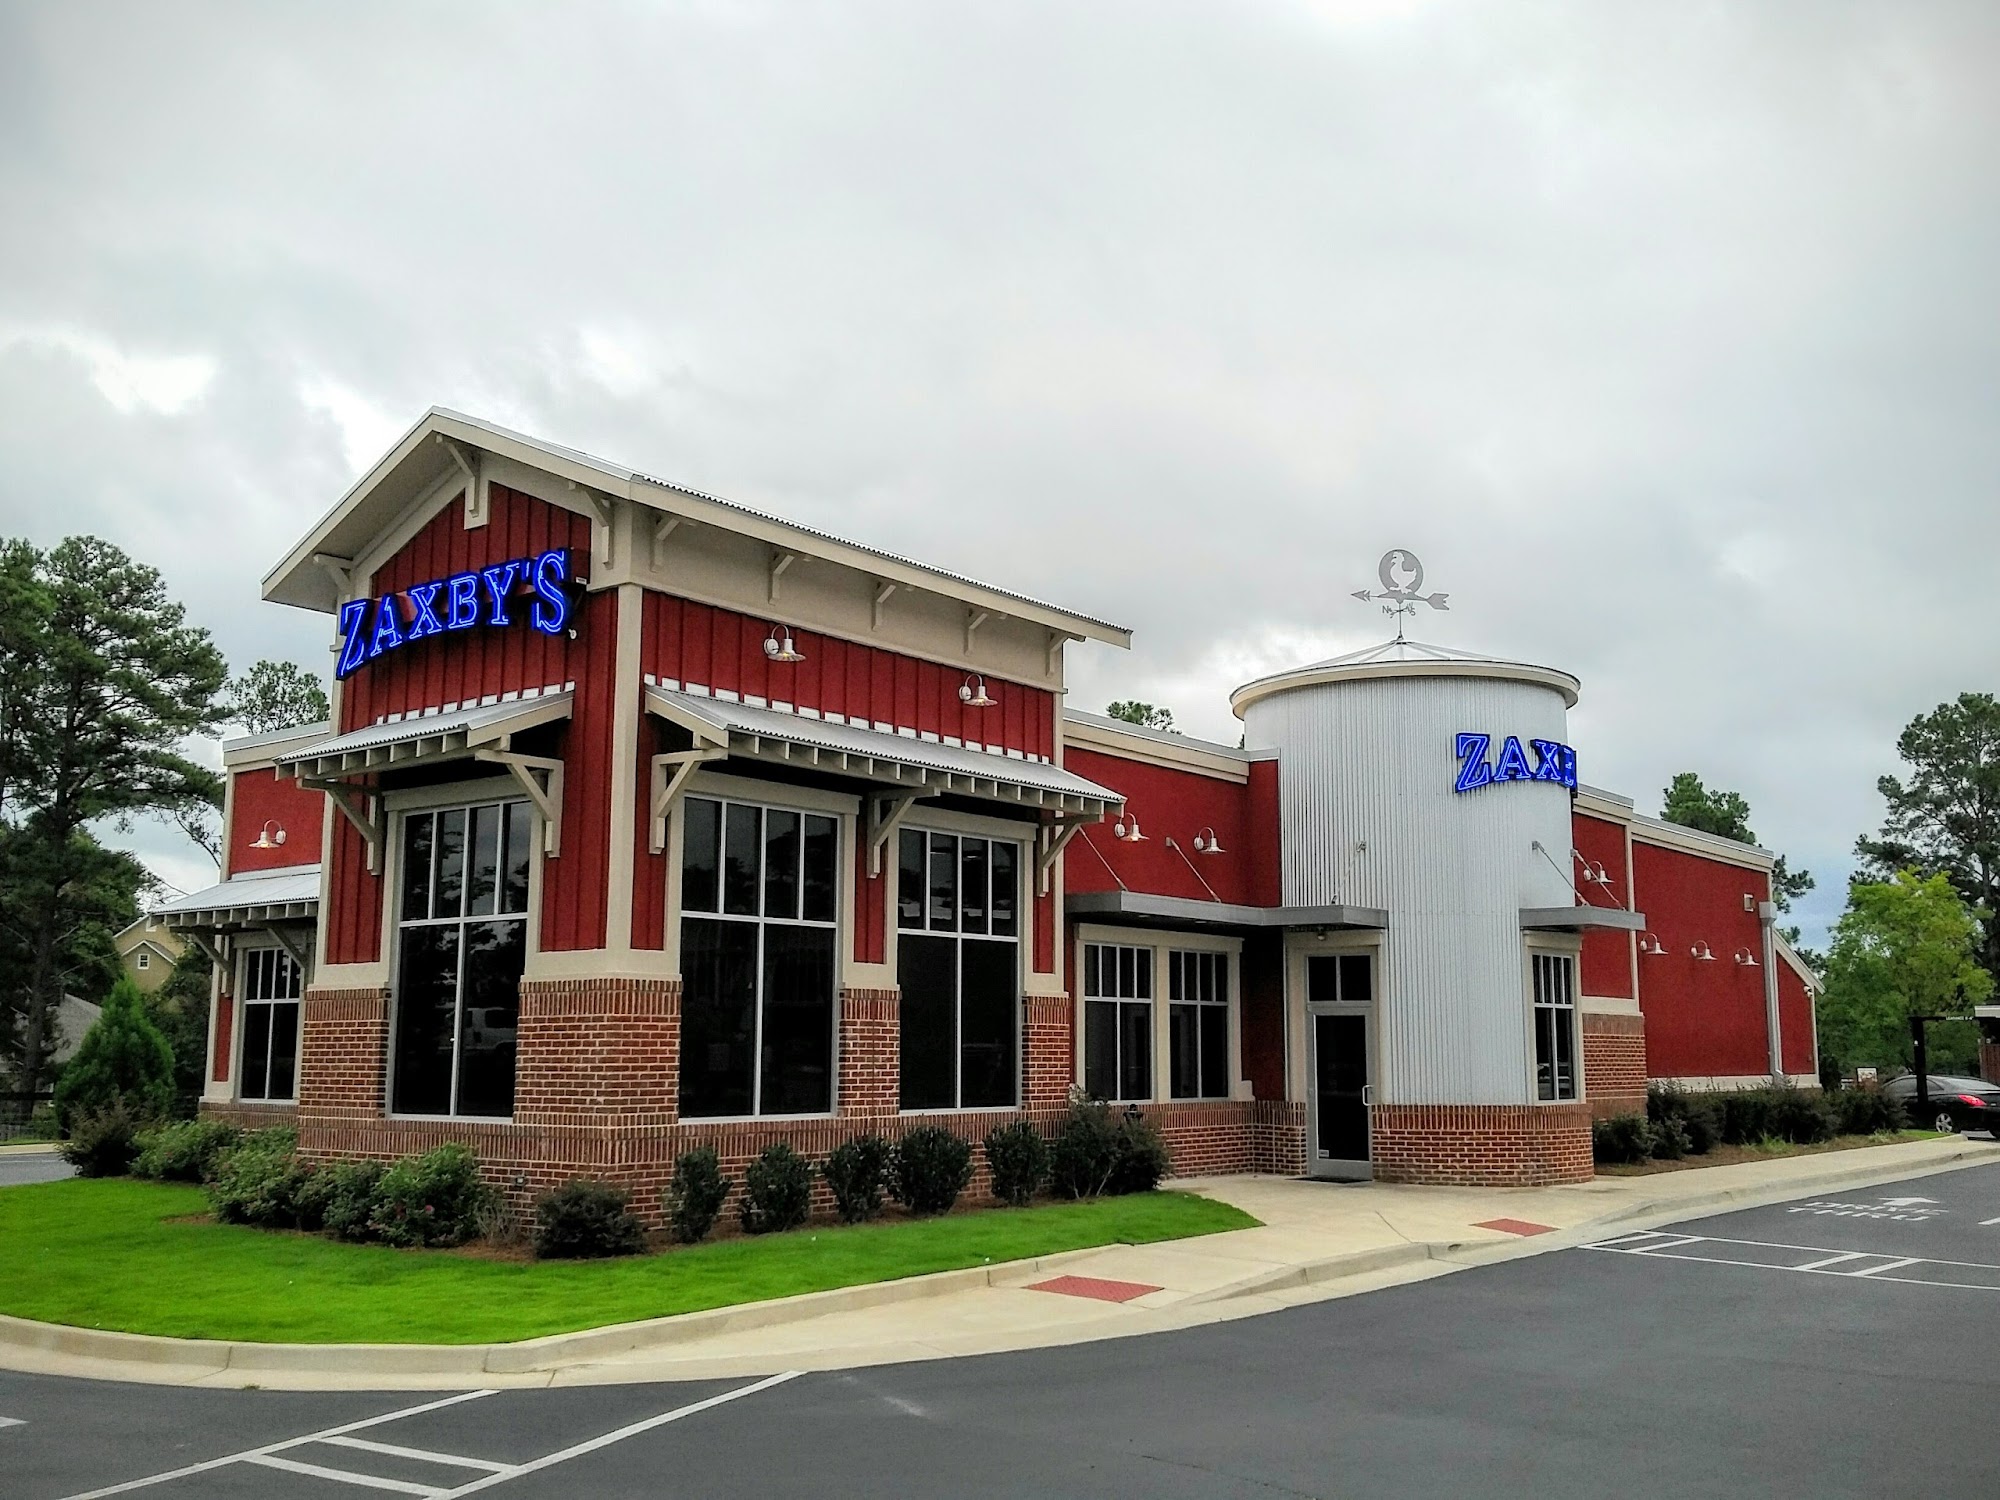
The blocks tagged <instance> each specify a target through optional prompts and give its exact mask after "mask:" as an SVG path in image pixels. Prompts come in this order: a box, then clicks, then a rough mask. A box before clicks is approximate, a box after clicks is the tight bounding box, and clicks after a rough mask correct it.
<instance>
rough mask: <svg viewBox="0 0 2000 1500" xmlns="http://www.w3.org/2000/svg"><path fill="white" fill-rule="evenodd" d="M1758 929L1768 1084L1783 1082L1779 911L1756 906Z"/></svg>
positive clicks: (1763, 904)
mask: <svg viewBox="0 0 2000 1500" xmlns="http://www.w3.org/2000/svg"><path fill="white" fill-rule="evenodd" d="M1757 925H1758V927H1759V929H1760V930H1761V932H1762V935H1763V939H1764V1035H1765V1036H1766V1038H1768V1040H1769V1043H1770V1050H1771V1080H1772V1082H1774V1083H1783V1082H1784V1081H1785V1049H1784V1037H1783V1035H1782V1034H1781V1032H1780V1029H1779V1025H1778V908H1777V907H1776V906H1774V905H1772V904H1771V903H1770V902H1769V901H1760V902H1758V903H1757Z"/></svg>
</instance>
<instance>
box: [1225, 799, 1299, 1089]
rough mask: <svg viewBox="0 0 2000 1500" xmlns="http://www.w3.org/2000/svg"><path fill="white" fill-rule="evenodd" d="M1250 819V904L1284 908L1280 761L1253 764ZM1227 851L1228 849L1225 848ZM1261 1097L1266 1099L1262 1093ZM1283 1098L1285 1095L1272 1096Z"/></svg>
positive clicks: (1226, 846)
mask: <svg viewBox="0 0 2000 1500" xmlns="http://www.w3.org/2000/svg"><path fill="white" fill-rule="evenodd" d="M1249 792H1250V801H1249V818H1250V834H1251V839H1250V842H1251V847H1253V848H1255V849H1256V851H1257V857H1256V859H1255V860H1254V861H1252V862H1251V865H1250V904H1251V905H1252V906H1282V905H1284V901H1285V896H1284V891H1285V885H1284V877H1285V872H1284V835H1283V833H1282V831H1281V828H1282V825H1281V823H1280V821H1279V815H1278V762H1277V761H1276V760H1253V761H1251V762H1250V786H1249ZM1223 847H1224V848H1225V849H1226V848H1228V847H1229V846H1228V845H1227V844H1225V845H1223ZM1257 1097H1258V1098H1260V1099H1261V1098H1264V1097H1265V1096H1264V1095H1263V1094H1259V1095H1258V1096H1257ZM1270 1097H1272V1098H1282V1097H1283V1095H1282V1094H1274V1095H1271V1096H1270Z"/></svg>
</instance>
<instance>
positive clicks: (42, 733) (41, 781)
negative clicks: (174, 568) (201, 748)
mask: <svg viewBox="0 0 2000 1500" xmlns="http://www.w3.org/2000/svg"><path fill="white" fill-rule="evenodd" d="M30 553H32V549H28V551H26V552H24V551H23V550H22V548H21V544H18V543H16V544H9V546H8V547H7V549H6V551H5V555H4V565H0V573H4V574H6V576H8V577H9V578H11V579H13V580H14V583H13V584H12V585H10V586H9V587H10V590H11V593H10V595H9V597H10V598H13V600H14V603H13V604H12V605H10V606H9V607H10V609H11V610H12V614H11V616H10V618H9V621H8V624H7V627H6V634H5V638H4V644H5V648H6V650H7V651H8V652H10V653H11V652H25V653H27V654H28V657H29V661H28V664H27V668H26V669H25V670H22V669H21V668H20V664H19V663H18V662H14V661H9V662H6V663H0V681H5V682H6V683H8V684H9V685H10V688H11V689H12V691H13V693H14V694H15V696H13V697H10V699H9V700H8V703H7V710H6V711H7V717H8V720H9V724H10V726H11V727H10V728H9V730H8V739H9V750H8V754H9V766H8V774H9V776H10V778H11V779H10V781H9V786H8V801H7V804H6V813H7V816H8V818H9V819H10V821H11V822H12V826H14V827H15V829H16V831H17V832H18V833H19V835H20V836H21V837H22V838H23V839H25V840H27V841H28V842H29V843H30V844H32V845H33V846H35V847H34V849H33V851H32V853H30V854H26V855H24V857H23V858H22V859H21V861H20V863H19V865H18V866H17V867H16V868H17V869H18V870H20V871H21V872H23V875H24V879H23V881H22V883H21V884H20V885H19V886H17V887H15V888H12V889H10V890H8V891H6V892H5V893H4V898H5V904H6V906H7V908H8V909H9V910H10V911H11V912H12V913H14V920H15V921H16V922H17V923H18V924H19V925H20V928H21V930H22V931H23V932H25V934H26V935H27V942H26V947H27V955H26V963H25V965H24V966H23V967H22V968H20V969H18V970H10V971H9V972H7V973H4V974H0V991H4V992H6V999H7V1004H8V1006H9V1008H10V1009H11V1010H12V1011H13V1012H14V1014H15V1015H16V1016H17V1017H18V1022H17V1024H16V1025H15V1026H14V1027H13V1031H14V1037H13V1041H14V1045H15V1050H16V1054H17V1070H18V1073H19V1075H20V1080H21V1087H22V1088H23V1089H24V1090H26V1091H27V1092H30V1093H32V1092H34V1091H35V1089H36V1088H37V1086H38V1085H39V1084H40V1082H41V1079H42V1076H43V1073H44V1071H45V1067H46V1056H47V1042H48V1032H49V1018H50V1015H51V1014H52V1012H53V1011H54V1008H55V1006H56V1004H57V1002H58V1000H59V999H60V998H61V995H62V988H63V978H64V968H65V965H66V963H67V962H68V961H69V956H68V953H67V951H66V949H65V942H66V940H67V939H66V911H65V903H66V902H67V901H68V900H69V899H70V898H71V897H72V896H73V894H74V892H75V889H76V882H77V881H78V880H79V879H80V878H84V877H87V876H88V875H89V874H90V871H89V870H88V868H87V866H88V864H89V863H90V858H89V853H90V850H91V849H92V848H93V847H94V846H93V845H91V844H88V843H84V842H80V841H79V840H78V837H77V835H78V834H79V833H82V832H84V831H85V830H86V829H88V828H89V827H90V826H92V825H93V824H97V823H99V822H100V821H104V820H109V821H111V822H113V823H115V824H117V825H118V826H124V825H126V824H127V823H129V821H130V819H131V818H132V817H133V816H134V815H135V814H139V813H146V812H155V813H166V814H168V815H169V816H171V815H173V814H175V813H177V812H180V813H185V812H187V811H188V810H190V809H192V808H193V807H195V806H196V805H197V804H201V803H207V804H210V805H213V804H214V803H216V802H217V801H218V800H219V799H220V797H221V791H222V783H221V778H219V777H218V776H216V775H215V773H214V772H212V771H209V770H207V769H205V768H204V767H202V766H199V765H196V764H195V763H194V762H193V761H190V760H189V759H187V757H186V756H184V755H182V754H181V753H180V745H181V743H182V741H183V740H185V739H186V738H187V737H188V736H189V735H193V734H199V733H203V732H207V731H210V730H212V729H213V728H214V727H215V726H216V724H217V722H218V720H219V719H220V714H219V712H218V711H217V709H216V707H215V695H216V693H217V691H218V690H219V689H220V688H221V686H222V682H223V678H224V675H225V668H224V666H223V661H222V656H221V654H220V653H219V652H218V651H217V650H216V649H215V646H214V644H213V643H212V642H211V641H210V640H209V638H208V633H207V632H206V631H203V630H200V629H197V628H195V627H193V626H190V625H189V624H188V623H187V618H186V611H185V610H184V609H183V608H182V607H181V606H180V605H179V604H177V603H175V602H174V601H173V600H171V599H169V598H168V597H167V591H166V587H165V585H164V584H163V583H162V581H161V579H160V575H159V573H158V572H157V571H156V570H154V569H152V568H149V567H147V566H145V565H144V564H142V563H137V562H134V561H133V560H132V559H131V558H129V557H127V556H126V555H125V554H124V553H123V552H121V551H119V549H118V548H116V547H114V546H112V545H111V544H110V543H109V542H104V541H100V540H98V539H97V538H95V537H71V538H69V539H68V540H67V541H64V542H63V543H61V544H60V545H59V546H57V547H56V548H55V549H54V550H52V551H50V552H48V553H46V554H34V555H33V556H32V557H30ZM22 578H26V579H29V580H30V581H31V582H32V585H33V586H32V587H26V586H24V585H21V584H20V580H21V579H22Z"/></svg>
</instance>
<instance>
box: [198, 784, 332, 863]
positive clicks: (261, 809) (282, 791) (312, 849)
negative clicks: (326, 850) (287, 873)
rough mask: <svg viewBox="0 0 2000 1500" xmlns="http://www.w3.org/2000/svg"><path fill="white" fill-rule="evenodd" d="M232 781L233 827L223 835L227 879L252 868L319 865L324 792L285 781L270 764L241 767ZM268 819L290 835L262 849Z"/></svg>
mask: <svg viewBox="0 0 2000 1500" xmlns="http://www.w3.org/2000/svg"><path fill="white" fill-rule="evenodd" d="M230 779H231V782H232V783H233V784H232V786H231V787H230V800H229V827H228V828H227V829H225V830H224V832H223V836H222V876H223V879H225V880H227V879H228V878H229V877H230V876H232V875H241V874H243V873H244V872H246V871H250V870H281V869H283V868H284V867H285V866H287V865H312V864H318V863H319V835H320V824H321V822H322V820H323V817H324V814H325V811H326V794H325V793H324V792H308V791H306V790H304V789H303V788H301V787H300V786H299V784H298V783H297V782H296V781H293V780H292V779H291V778H289V777H287V778H285V779H284V780H280V779H279V778H278V774H277V772H276V771H273V770H272V769H271V768H270V767H269V766H265V767H261V768H259V769H257V770H254V771H237V772H234V773H232V775H231V778H230ZM267 823H269V824H275V825H276V826H277V829H282V830H283V832H284V835H285V841H284V843H282V844H280V845H278V846H277V847H276V848H275V849H259V848H257V847H256V843H257V838H258V836H259V834H260V833H261V832H262V831H263V829H264V826H265V825H266V824H267ZM274 832H275V830H274Z"/></svg>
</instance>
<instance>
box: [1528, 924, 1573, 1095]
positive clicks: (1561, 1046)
mask: <svg viewBox="0 0 2000 1500" xmlns="http://www.w3.org/2000/svg"><path fill="white" fill-rule="evenodd" d="M1531 966H1532V969H1533V972H1534V980H1535V1097H1536V1098H1537V1099H1574V1098H1575V1097H1576V983H1575V971H1576V965H1575V962H1574V961H1573V960H1572V959H1571V958H1569V956H1568V955H1566V954H1561V953H1537V954H1534V955H1533V956H1532V959H1531Z"/></svg>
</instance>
